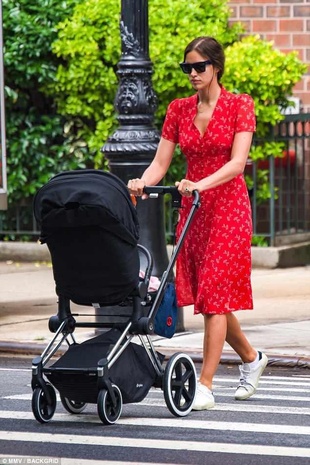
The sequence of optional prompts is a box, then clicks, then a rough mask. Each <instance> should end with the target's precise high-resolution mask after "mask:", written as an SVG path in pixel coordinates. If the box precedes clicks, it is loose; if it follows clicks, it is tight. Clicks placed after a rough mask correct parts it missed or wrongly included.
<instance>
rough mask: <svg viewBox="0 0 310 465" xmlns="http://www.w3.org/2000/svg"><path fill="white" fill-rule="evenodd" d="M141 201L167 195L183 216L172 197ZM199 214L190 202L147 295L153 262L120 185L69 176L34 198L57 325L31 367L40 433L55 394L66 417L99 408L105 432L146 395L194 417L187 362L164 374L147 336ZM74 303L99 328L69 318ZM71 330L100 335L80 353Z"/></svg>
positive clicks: (97, 177)
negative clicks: (159, 393)
mask: <svg viewBox="0 0 310 465" xmlns="http://www.w3.org/2000/svg"><path fill="white" fill-rule="evenodd" d="M145 191H146V193H148V194H149V195H150V196H158V195H160V194H164V193H167V192H168V193H170V194H171V195H172V199H173V203H174V206H175V207H177V208H178V207H179V206H180V196H179V193H178V191H177V190H176V188H175V187H164V186H155V187H147V188H145ZM198 206H199V195H198V193H197V192H195V193H194V196H193V205H192V209H191V212H190V214H189V217H188V219H187V223H186V226H185V228H184V230H183V232H182V234H181V237H180V238H179V241H178V243H177V244H176V246H175V250H174V252H173V254H172V257H171V259H170V262H169V265H168V268H167V270H166V271H165V272H164V274H163V276H162V278H161V281H160V286H159V288H158V291H157V292H155V293H154V292H153V293H151V292H149V290H148V289H149V281H150V277H151V273H152V266H153V263H152V256H151V254H150V253H149V251H148V250H147V249H146V248H145V247H143V246H141V245H139V244H138V238H139V224H138V220H137V213H136V210H135V207H134V206H133V204H132V201H131V198H130V195H129V192H128V189H127V186H126V185H125V184H124V183H123V182H122V181H121V180H120V179H119V178H118V177H116V176H115V175H113V174H111V173H107V172H104V171H100V170H76V171H68V172H63V173H60V174H58V175H56V176H54V177H53V178H52V179H51V180H50V181H49V182H48V183H47V184H45V185H44V186H43V187H42V188H41V189H40V190H39V191H38V192H37V194H36V196H35V199H34V215H35V218H36V221H37V222H38V225H39V227H40V228H41V237H40V240H41V242H42V243H46V244H47V246H48V248H49V251H50V253H51V258H52V265H53V273H54V279H55V284H56V294H57V296H58V312H57V315H54V316H52V317H51V318H50V319H49V329H50V331H51V332H52V333H55V334H54V337H53V338H52V340H51V341H50V343H49V344H48V345H47V347H46V348H45V350H44V351H43V353H42V354H41V356H39V357H35V358H34V359H33V361H32V389H33V395H32V411H33V414H34V417H35V418H36V420H37V421H39V422H40V423H46V422H48V421H50V420H51V418H52V417H53V415H54V413H55V410H56V404H57V401H56V390H55V388H56V389H57V390H58V391H59V395H60V400H61V402H62V404H63V406H64V408H65V409H66V410H67V411H68V412H70V413H72V414H78V413H81V412H82V411H83V410H84V408H85V407H86V404H87V403H93V404H97V411H98V415H99V418H100V420H101V421H102V422H103V423H104V424H113V423H115V422H116V421H117V420H118V419H119V417H120V415H121V412H122V406H123V403H133V402H141V401H142V400H143V399H144V398H145V396H146V395H147V394H148V392H149V390H150V388H151V387H152V386H154V387H159V388H161V389H162V390H163V392H164V398H165V401H166V404H167V407H168V409H169V410H170V412H171V413H172V414H173V415H175V416H180V417H182V416H186V415H188V413H189V412H190V411H191V409H192V404H193V401H194V397H195V393H196V371H195V366H194V364H193V361H192V359H191V358H190V357H189V356H188V355H187V354H184V353H176V354H174V355H173V356H172V357H171V358H170V359H169V360H168V362H167V363H166V364H165V366H163V363H164V356H162V354H160V353H158V352H157V351H156V350H155V348H154V345H153V342H152V335H154V318H155V316H156V313H157V310H158V308H159V306H160V303H161V301H162V298H163V295H164V292H165V289H166V287H167V283H168V279H169V276H171V271H172V269H173V266H174V264H175V260H176V257H177V254H178V251H179V249H180V247H181V244H182V242H183V239H184V237H185V234H186V231H187V229H188V227H189V225H190V222H191V220H192V218H193V216H194V213H195V211H196V209H197V208H198ZM141 264H143V268H144V270H143V278H141V276H140V275H141V266H142V265H141ZM71 302H72V303H74V304H77V305H80V306H90V308H92V307H93V308H94V309H95V311H96V318H97V319H95V321H94V322H90V321H89V318H88V319H87V321H82V320H83V318H82V316H84V317H85V315H81V314H80V313H72V312H71V307H70V303H71ZM98 314H99V317H98ZM76 328H97V330H96V331H97V335H95V336H94V337H92V338H91V339H88V340H86V341H84V342H82V343H77V342H76V339H75V335H74V331H75V329H76ZM134 339H136V340H137V342H138V343H135V342H133V340H134ZM63 343H65V344H63ZM59 353H60V355H59ZM57 355H58V358H57ZM55 358H56V361H55Z"/></svg>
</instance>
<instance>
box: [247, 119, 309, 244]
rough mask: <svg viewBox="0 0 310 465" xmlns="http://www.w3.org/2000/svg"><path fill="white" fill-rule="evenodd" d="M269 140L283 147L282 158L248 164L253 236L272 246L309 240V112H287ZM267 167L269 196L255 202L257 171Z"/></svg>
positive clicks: (271, 158)
mask: <svg viewBox="0 0 310 465" xmlns="http://www.w3.org/2000/svg"><path fill="white" fill-rule="evenodd" d="M271 139H272V140H273V141H276V142H282V143H283V144H284V146H285V149H284V151H283V157H282V158H274V157H270V158H269V159H268V160H266V161H263V162H255V163H251V164H250V165H249V166H248V168H247V172H248V173H249V172H250V174H251V176H252V179H253V186H254V187H253V192H252V193H251V194H252V195H251V202H252V211H253V232H254V237H255V236H256V237H260V236H261V237H263V238H266V240H267V241H268V244H269V245H271V246H280V245H286V244H289V243H296V242H302V241H307V240H310V114H299V115H288V116H286V118H285V120H284V121H283V122H281V123H280V124H279V125H278V126H276V127H275V128H274V129H273V133H272V136H271ZM259 169H267V170H268V171H269V173H268V183H269V192H270V198H269V200H267V201H265V202H264V203H262V204H259V202H258V201H257V174H258V170H259Z"/></svg>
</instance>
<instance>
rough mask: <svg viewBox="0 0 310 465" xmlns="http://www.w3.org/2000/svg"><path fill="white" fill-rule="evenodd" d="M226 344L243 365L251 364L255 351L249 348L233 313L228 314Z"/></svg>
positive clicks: (255, 354) (249, 345)
mask: <svg viewBox="0 0 310 465" xmlns="http://www.w3.org/2000/svg"><path fill="white" fill-rule="evenodd" d="M226 318H227V332H226V342H227V343H228V344H229V345H230V346H231V347H232V348H233V349H234V351H235V352H236V353H237V354H238V355H239V357H240V358H241V360H242V361H243V363H250V362H253V361H254V360H255V358H256V356H257V351H256V350H255V349H254V348H253V347H252V346H251V344H250V343H249V341H248V340H247V338H246V337H245V335H244V333H243V331H242V330H241V327H240V323H239V321H238V319H237V318H236V317H235V315H234V314H233V313H228V314H227V315H226Z"/></svg>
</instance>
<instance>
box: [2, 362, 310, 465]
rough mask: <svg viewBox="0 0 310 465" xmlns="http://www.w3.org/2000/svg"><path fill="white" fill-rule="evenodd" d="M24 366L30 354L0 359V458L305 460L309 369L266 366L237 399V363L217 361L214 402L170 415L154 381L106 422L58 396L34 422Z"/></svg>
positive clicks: (287, 464) (309, 449) (243, 464)
mask: <svg viewBox="0 0 310 465" xmlns="http://www.w3.org/2000/svg"><path fill="white" fill-rule="evenodd" d="M30 367H31V358H29V357H24V358H12V357H2V358H0V372H1V375H0V464H8V463H61V465H65V464H72V465H73V464H77V465H78V464H81V465H82V464H94V465H95V464H98V465H99V464H109V465H111V464H113V465H119V464H122V465H125V464H127V465H128V464H139V465H142V464H146V463H147V464H149V465H150V464H156V465H159V464H174V465H181V464H186V465H198V464H199V465H200V464H201V465H204V464H205V465H215V464H216V465H217V464H218V465H220V464H221V465H222V464H223V463H228V464H229V465H260V464H264V465H275V464H277V465H305V464H309V461H310V443H309V435H310V404H309V402H310V373H309V370H308V369H301V368H294V369H291V368H279V367H268V368H267V369H266V371H265V373H264V376H263V377H262V380H261V383H260V387H259V390H258V392H257V394H256V395H255V397H253V398H252V399H251V400H248V401H246V402H236V401H234V399H233V393H234V389H235V386H236V382H237V379H238V373H237V371H238V370H237V367H236V366H233V365H232V366H229V365H224V366H220V368H219V371H218V374H217V376H216V379H215V386H214V391H215V396H216V407H215V408H214V409H212V410H210V411H208V412H191V413H190V414H189V415H188V416H187V417H184V418H177V417H174V416H173V415H172V414H171V413H170V412H169V411H168V409H167V406H166V404H165V401H164V397H163V393H162V391H161V390H160V389H153V388H152V389H151V390H150V392H149V394H148V396H147V397H146V398H145V399H144V400H143V401H142V402H140V403H138V404H126V405H124V406H123V412H122V415H121V417H120V419H119V420H118V422H117V423H116V424H115V425H112V426H105V425H103V424H102V423H101V421H100V420H99V418H98V415H97V411H96V405H94V404H91V405H88V407H87V409H86V410H85V411H84V412H83V413H82V414H80V415H70V414H69V413H67V412H66V411H65V409H64V408H63V406H62V405H61V403H60V402H58V405H57V410H56V413H55V415H54V417H53V419H52V420H51V422H49V423H47V424H43V425H42V424H40V423H38V422H37V421H36V420H35V419H34V417H33V414H32V410H31V397H32V390H31V386H30V381H31V372H30ZM197 368H198V371H199V366H198V367H197ZM59 458H61V460H59ZM17 459H18V460H19V461H17ZM14 460H15V462H13V461H14ZM27 460H28V462H27ZM30 460H32V461H30ZM35 460H37V461H35Z"/></svg>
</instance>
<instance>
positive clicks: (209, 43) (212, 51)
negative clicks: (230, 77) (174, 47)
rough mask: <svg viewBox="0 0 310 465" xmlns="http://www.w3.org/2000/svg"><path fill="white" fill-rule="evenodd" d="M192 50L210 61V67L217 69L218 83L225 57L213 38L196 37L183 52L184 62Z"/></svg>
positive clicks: (219, 45) (222, 71)
mask: <svg viewBox="0 0 310 465" xmlns="http://www.w3.org/2000/svg"><path fill="white" fill-rule="evenodd" d="M194 50H195V51H196V52H198V53H200V55H202V56H203V57H205V58H206V59H208V60H210V61H212V65H213V66H214V67H215V68H217V69H218V73H217V80H218V82H220V80H221V77H222V76H223V74H224V68H225V55H224V50H223V47H222V45H221V44H220V43H219V42H218V41H217V40H215V39H214V38H213V37H208V36H206V37H197V38H196V39H194V40H192V41H191V42H190V43H189V44H188V46H187V47H186V49H185V51H184V61H186V55H187V54H188V53H189V52H192V51H194Z"/></svg>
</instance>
